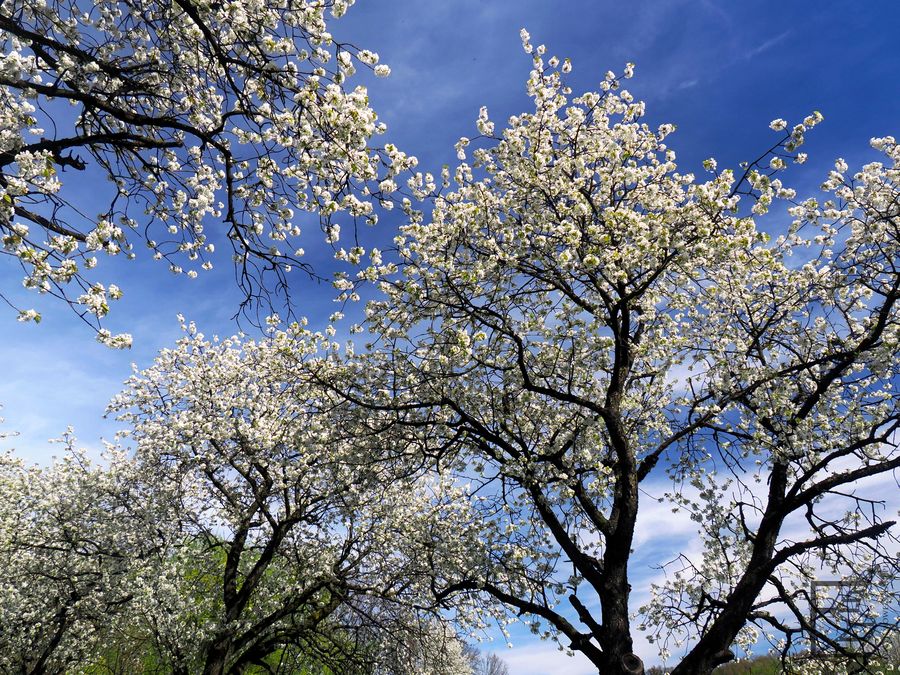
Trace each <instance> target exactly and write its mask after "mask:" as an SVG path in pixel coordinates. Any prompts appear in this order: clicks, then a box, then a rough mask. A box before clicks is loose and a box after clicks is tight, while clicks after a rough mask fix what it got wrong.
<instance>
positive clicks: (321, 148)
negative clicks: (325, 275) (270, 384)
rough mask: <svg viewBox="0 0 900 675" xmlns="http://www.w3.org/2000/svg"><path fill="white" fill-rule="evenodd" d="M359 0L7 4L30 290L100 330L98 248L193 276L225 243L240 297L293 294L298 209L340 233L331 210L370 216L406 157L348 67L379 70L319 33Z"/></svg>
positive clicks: (0, 40) (9, 201) (262, 301)
mask: <svg viewBox="0 0 900 675" xmlns="http://www.w3.org/2000/svg"><path fill="white" fill-rule="evenodd" d="M352 4H353V3H352V0H323V1H315V2H314V1H301V2H293V1H290V2H269V1H267V0H266V1H263V0H259V1H253V2H245V1H243V0H241V1H226V2H195V1H194V0H160V1H155V0H154V1H153V2H144V1H135V0H102V1H101V2H82V1H81V0H50V1H49V2H44V1H43V0H41V1H36V0H11V1H10V2H5V3H4V4H3V7H2V8H0V129H2V131H0V237H2V240H3V251H4V252H5V253H6V254H7V255H9V256H11V257H12V258H13V259H15V260H18V262H19V263H20V264H21V266H22V268H23V270H24V273H25V276H24V282H25V285H26V287H29V288H34V289H36V290H38V291H39V292H42V293H50V294H53V295H56V296H59V297H62V298H64V299H65V300H66V301H67V302H69V303H70V304H71V305H72V307H73V308H74V309H75V311H76V312H77V313H78V314H79V315H80V316H81V317H82V318H84V319H85V320H87V321H89V322H90V323H91V324H93V325H94V326H95V327H96V326H99V325H100V320H101V319H102V318H103V317H104V316H105V315H106V313H107V312H108V311H109V304H110V301H112V300H115V299H117V298H118V297H119V296H120V295H121V293H122V291H121V290H120V288H119V286H118V285H117V284H116V283H110V282H108V281H104V282H101V281H99V280H97V279H95V277H94V276H93V273H92V272H90V271H89V270H91V269H92V268H93V267H94V266H95V265H96V264H97V260H98V258H99V257H103V256H106V255H117V254H123V255H125V256H127V257H132V256H134V255H138V254H139V251H140V250H141V249H142V248H144V247H145V246H146V247H149V249H150V253H151V254H152V255H153V257H155V258H157V259H160V260H162V261H164V262H165V263H167V264H168V267H169V269H170V270H171V271H172V272H175V273H177V274H180V273H184V274H187V275H188V276H190V277H194V276H196V275H197V274H198V273H200V272H202V270H203V269H205V268H209V267H210V266H211V265H212V260H213V255H212V254H213V252H214V248H215V246H216V245H219V246H221V245H223V244H224V246H225V247H226V248H228V247H230V248H231V249H232V253H233V258H234V262H235V265H236V280H237V283H238V285H239V287H240V289H241V291H242V293H243V298H244V301H243V304H242V306H241V311H243V312H245V313H248V312H253V311H254V310H256V309H257V308H259V307H263V308H268V306H270V305H272V304H273V303H275V304H281V303H282V302H283V301H285V300H287V303H286V304H287V306H288V307H289V306H290V302H289V284H288V277H287V276H286V275H287V273H288V272H289V271H290V270H291V269H292V268H297V269H302V270H305V271H306V272H308V273H309V274H312V275H315V274H317V272H316V270H314V269H313V268H312V267H311V266H310V265H308V264H307V263H306V262H305V261H304V258H303V249H302V248H301V247H300V246H299V245H298V237H299V236H300V231H301V227H302V226H303V225H304V221H309V220H310V217H309V216H308V215H307V214H309V213H312V214H317V217H315V219H314V220H313V221H312V222H313V223H314V224H315V225H316V226H318V225H321V227H322V229H323V231H324V236H325V239H326V240H327V241H328V242H329V243H333V242H335V241H337V240H338V238H339V233H340V222H338V221H339V220H343V221H345V225H346V224H353V225H354V226H355V224H356V223H357V222H362V221H366V222H368V223H374V221H375V219H376V215H375V214H374V212H373V204H374V203H376V202H377V201H378V200H380V199H381V198H382V197H385V196H386V193H385V192H384V190H385V189H389V188H390V187H391V186H393V185H394V183H393V181H392V177H394V176H395V175H396V174H398V173H400V172H402V171H404V170H405V169H407V168H409V167H410V166H414V165H415V158H412V157H408V156H407V155H405V154H404V153H402V152H400V151H399V150H397V149H396V148H395V147H394V146H392V145H390V144H389V145H387V146H386V147H385V148H384V149H381V150H376V149H373V147H372V146H371V145H370V140H371V139H372V137H373V135H375V134H378V133H381V132H382V131H383V130H384V126H383V125H382V124H381V123H380V122H378V121H377V116H376V114H375V113H374V111H373V110H372V109H371V108H370V107H369V104H368V97H367V94H366V90H365V88H364V87H361V86H357V87H355V88H350V87H348V86H347V81H348V78H350V76H351V75H353V73H354V72H355V69H356V68H357V66H360V65H361V66H362V67H366V68H372V69H374V71H375V73H376V74H377V75H382V76H383V75H387V74H388V72H389V69H388V67H387V66H386V65H383V64H379V63H378V55H377V54H375V53H374V52H371V51H369V50H365V49H362V50H361V49H357V48H356V47H354V46H352V45H345V44H339V43H337V42H335V41H334V39H333V38H332V36H331V34H330V33H329V32H328V26H327V24H326V18H336V17H340V16H341V15H342V14H344V12H345V11H346V10H347V9H348V8H349V6H350V5H352ZM79 172H81V175H79ZM98 182H99V185H98ZM113 282H115V280H113ZM119 283H121V282H119ZM73 289H74V290H73ZM3 297H4V298H5V296H3ZM7 302H9V299H7ZM19 318H20V320H23V321H24V320H35V319H39V318H40V314H39V313H38V312H36V311H34V310H21V311H20V313H19ZM98 335H99V338H100V339H101V341H104V342H107V343H109V344H111V345H112V346H116V347H122V346H127V345H128V344H129V342H130V338H129V337H128V336H127V335H122V336H112V335H110V334H109V333H108V332H107V331H105V330H100V332H99V333H98Z"/></svg>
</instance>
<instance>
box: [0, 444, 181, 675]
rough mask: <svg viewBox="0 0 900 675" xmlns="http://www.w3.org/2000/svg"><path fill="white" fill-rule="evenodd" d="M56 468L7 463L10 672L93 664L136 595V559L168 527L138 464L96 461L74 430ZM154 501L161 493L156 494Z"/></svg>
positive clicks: (0, 652)
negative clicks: (144, 487)
mask: <svg viewBox="0 0 900 675" xmlns="http://www.w3.org/2000/svg"><path fill="white" fill-rule="evenodd" d="M63 442H64V443H65V445H66V448H65V450H66V454H65V455H64V456H63V457H62V458H61V459H60V460H59V461H57V462H56V463H55V464H53V465H52V466H50V467H47V468H40V467H37V466H32V467H28V466H26V465H25V464H24V463H23V462H22V461H21V460H18V459H16V458H15V457H14V456H13V455H12V454H9V453H7V454H4V455H3V456H2V458H0V672H3V673H35V674H37V673H60V672H65V670H66V668H67V667H68V666H70V665H71V664H73V663H91V662H92V661H93V660H94V659H95V657H96V656H97V653H98V651H99V650H101V649H102V647H103V646H104V645H105V644H106V643H108V641H109V640H110V639H111V636H112V635H113V633H114V628H115V626H116V625H117V624H118V623H119V622H121V621H122V620H123V617H127V616H128V610H129V607H130V605H131V602H132V600H133V598H134V597H135V593H136V588H135V583H134V581H135V577H134V570H135V567H134V564H133V563H134V561H135V560H137V559H139V558H140V557H142V556H149V554H150V550H149V549H148V545H151V544H152V542H154V541H157V540H158V538H157V537H155V536H153V535H154V533H155V532H156V531H157V529H158V527H161V526H164V525H162V524H164V523H165V519H164V515H165V514H161V513H159V512H157V511H155V510H154V508H153V504H154V503H157V502H158V501H159V500H158V499H156V498H154V499H152V500H150V499H147V494H146V493H145V492H144V491H143V490H142V489H141V484H140V482H139V481H138V480H137V475H136V471H135V465H134V464H133V463H132V462H131V461H130V460H129V459H128V458H127V457H125V456H124V455H123V454H122V453H116V452H112V453H110V454H109V455H108V456H107V458H106V459H107V462H106V465H105V466H102V467H101V466H96V465H94V464H92V463H91V462H90V461H89V460H88V459H87V457H86V455H85V453H84V452H83V451H80V450H78V449H77V448H76V447H75V439H74V437H73V436H72V435H71V434H67V435H66V436H65V437H64V439H63ZM154 497H158V495H155V496H154Z"/></svg>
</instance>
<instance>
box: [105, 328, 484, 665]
mask: <svg viewBox="0 0 900 675" xmlns="http://www.w3.org/2000/svg"><path fill="white" fill-rule="evenodd" d="M185 328H186V330H187V331H188V334H187V335H186V337H184V338H183V339H182V340H181V341H180V342H179V344H178V345H177V346H176V347H175V348H174V349H170V350H164V351H163V352H161V353H160V355H159V356H158V358H157V359H156V362H155V363H154V365H153V366H151V367H150V368H148V369H147V370H145V371H143V372H140V373H137V374H136V375H135V376H134V377H132V378H131V380H130V381H129V382H128V387H127V389H126V390H125V392H124V393H123V394H121V395H120V396H119V397H118V398H117V399H116V400H115V401H114V402H113V404H112V405H111V410H113V411H116V412H119V413H120V418H119V419H121V420H122V421H125V422H127V423H128V424H129V426H130V430H129V431H128V432H127V434H126V435H128V436H130V438H131V439H132V441H133V442H134V444H135V462H136V464H137V466H138V467H139V470H140V473H141V476H142V479H143V480H145V481H147V482H148V483H149V484H150V485H153V486H158V488H159V491H160V492H161V493H162V494H172V495H173V499H174V503H173V506H172V509H171V513H172V515H171V516H170V518H171V519H172V521H173V522H172V523H171V524H170V527H174V531H173V534H172V535H170V536H169V537H168V538H167V540H166V541H165V546H164V547H163V548H161V549H160V550H159V553H158V555H157V556H156V559H155V561H153V560H149V561H147V562H146V563H144V567H143V569H142V578H143V579H144V580H145V583H144V584H143V586H142V587H141V588H137V589H135V590H134V596H135V597H134V600H133V602H132V604H133V608H132V613H133V614H134V615H135V616H137V617H141V622H142V625H143V626H145V629H146V630H145V633H144V639H146V640H149V641H150V642H151V643H152V645H153V649H152V651H154V652H156V653H158V654H160V655H161V658H162V661H163V662H164V663H166V664H168V667H170V668H171V669H172V670H173V672H184V673H187V672H203V673H209V674H217V675H218V674H220V673H226V672H227V673H238V672H243V671H244V670H246V669H247V668H248V667H250V666H260V667H266V664H267V663H268V662H270V661H271V659H272V658H274V657H275V656H276V655H277V654H279V653H280V652H281V651H282V650H286V649H288V650H290V649H294V650H296V651H298V652H299V653H300V654H302V655H303V656H304V657H311V658H313V660H315V661H316V662H318V663H323V664H326V665H331V666H332V667H335V664H337V666H338V670H341V671H348V669H349V668H350V667H351V666H353V665H354V663H356V665H359V662H360V661H361V662H362V663H365V664H368V667H371V668H376V667H377V668H379V669H380V670H379V672H382V671H383V672H386V673H389V672H390V673H393V672H397V673H400V672H421V673H428V672H435V673H437V672H441V673H448V674H449V673H457V672H459V673H462V672H465V671H464V670H460V668H461V666H459V664H461V663H462V664H464V663H465V660H464V659H462V656H461V654H462V652H461V645H460V644H459V642H458V640H457V639H456V637H455V634H454V633H453V632H452V631H450V630H449V628H448V627H447V626H446V625H445V622H444V621H443V620H442V618H441V617H440V615H439V614H438V613H437V612H436V611H434V610H433V603H432V602H431V600H430V598H431V595H430V586H429V583H430V579H431V576H432V573H431V571H430V567H429V566H427V565H426V564H425V562H426V561H427V559H428V557H427V555H426V554H427V553H428V552H429V551H431V550H432V549H434V548H435V546H436V545H437V544H435V543H434V542H435V541H436V540H437V541H440V542H442V543H441V546H442V547H443V548H444V549H447V548H448V547H449V543H447V542H452V541H456V540H460V543H459V544H458V546H460V547H462V546H465V544H464V542H462V537H463V535H462V534H460V535H459V536H454V535H453V534H452V531H453V530H451V532H450V533H443V532H442V528H443V527H445V526H446V527H451V528H454V527H457V525H455V523H457V521H460V522H461V523H466V522H468V521H470V520H471V518H472V515H471V514H469V513H467V512H466V509H465V508H462V510H460V509H459V508H458V507H456V506H454V505H456V504H460V501H459V499H458V498H457V497H456V496H455V495H457V494H458V491H454V489H453V487H452V486H451V485H448V486H442V485H441V484H440V483H439V482H435V481H433V480H432V481H427V480H425V479H422V478H421V475H422V470H421V466H420V460H419V453H417V452H413V451H411V450H410V449H408V448H406V447H403V446H402V445H401V442H402V438H398V442H397V443H396V444H392V445H389V446H388V449H389V452H375V450H374V449H373V443H375V442H377V443H384V442H385V440H386V439H387V438H389V436H390V433H391V432H390V426H391V424H392V420H391V418H390V416H385V419H384V420H383V421H382V420H380V419H379V416H378V415H374V414H372V413H371V411H368V410H362V412H363V413H365V414H364V415H363V416H359V414H358V413H359V412H360V411H359V409H356V408H353V407H350V406H347V405H346V403H345V401H344V400H343V399H342V398H341V397H339V396H337V395H336V394H335V393H334V392H331V391H329V390H327V389H323V388H322V387H320V386H318V384H317V382H318V381H319V380H320V379H322V378H325V377H326V376H327V374H338V375H340V372H339V371H341V369H343V368H344V366H343V364H342V361H341V360H340V359H338V358H337V357H338V354H337V352H336V348H337V345H336V344H335V343H333V341H332V339H331V337H330V336H329V335H327V334H322V333H312V332H311V331H308V330H307V329H305V328H303V327H301V326H300V325H297V324H295V325H294V326H293V327H292V328H289V329H288V330H286V331H281V332H276V331H274V330H273V331H272V332H271V333H270V335H269V336H267V337H266V338H265V339H263V340H260V341H256V342H254V341H249V340H245V341H242V340H241V339H239V338H231V339H225V340H218V339H213V340H207V339H206V338H205V337H204V336H203V335H202V334H200V333H198V332H197V331H196V329H195V328H194V327H193V325H191V326H186V327H185ZM461 506H462V507H465V504H464V503H462V504H461ZM458 529H459V531H460V532H461V533H462V532H463V530H462V528H461V527H459V528H458ZM438 532H440V538H439V539H438V534H436V533H438ZM472 545H474V544H472ZM441 664H443V665H441ZM453 664H456V665H453ZM270 665H271V664H270ZM348 672H349V671H348Z"/></svg>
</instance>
